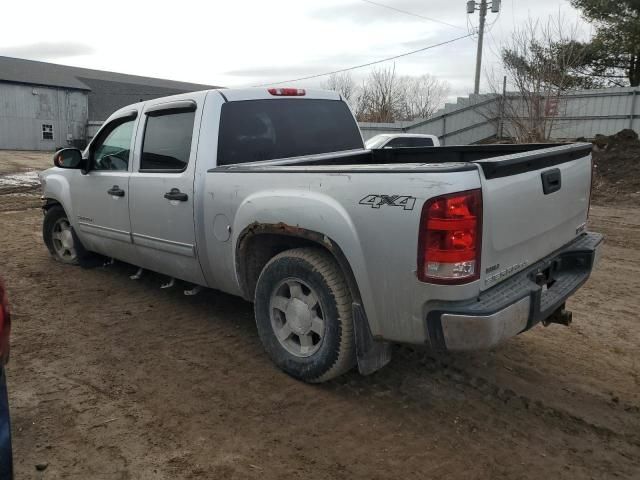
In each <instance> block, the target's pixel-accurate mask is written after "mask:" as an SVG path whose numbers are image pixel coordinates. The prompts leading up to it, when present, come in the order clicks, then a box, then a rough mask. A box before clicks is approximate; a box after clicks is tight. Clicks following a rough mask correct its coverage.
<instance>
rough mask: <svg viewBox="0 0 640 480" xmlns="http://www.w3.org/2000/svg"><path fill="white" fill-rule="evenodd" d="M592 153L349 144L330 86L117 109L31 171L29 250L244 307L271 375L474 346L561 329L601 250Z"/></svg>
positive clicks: (319, 377)
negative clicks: (35, 222) (551, 326)
mask: <svg viewBox="0 0 640 480" xmlns="http://www.w3.org/2000/svg"><path fill="white" fill-rule="evenodd" d="M590 149H591V146H590V145H589V144H572V145H548V144H547V145H537V144H536V145H483V146H452V147H427V148H399V149H383V150H366V149H364V147H363V141H362V136H361V134H360V131H359V129H358V126H357V123H356V121H355V119H354V118H353V115H352V113H351V112H350V110H349V108H348V107H347V104H346V103H345V102H344V101H342V100H341V98H340V97H339V95H337V94H336V93H333V92H325V91H311V90H307V91H305V90H301V89H289V88H271V89H244V90H210V91H203V92H195V93H189V94H183V95H177V96H173V97H168V98H160V99H156V100H150V101H146V102H141V103H137V104H134V105H130V106H128V107H125V108H122V109H120V110H119V111H117V112H115V113H114V114H113V115H112V116H111V117H110V118H109V119H108V120H107V121H106V122H105V124H104V125H103V127H102V128H101V130H100V131H99V132H98V134H97V135H96V136H95V138H94V139H93V141H92V142H91V143H90V144H89V146H88V147H87V148H86V150H85V151H84V152H80V151H79V150H75V149H63V150H60V151H58V152H56V154H55V156H54V163H55V165H56V166H55V168H51V169H49V170H47V171H45V172H43V173H42V175H41V180H42V184H43V191H44V212H45V217H44V226H43V234H44V240H45V243H46V245H47V247H48V249H49V250H50V252H51V254H52V255H53V257H54V258H56V259H57V260H59V261H61V262H65V263H69V264H73V263H79V262H80V263H82V261H83V259H85V258H87V257H88V256H92V255H93V256H95V255H96V254H99V255H102V256H106V257H111V258H115V259H118V260H121V261H124V262H128V263H130V264H133V265H136V266H138V267H140V268H142V269H149V270H152V271H155V272H159V273H161V274H164V275H167V276H168V277H172V278H175V279H179V280H182V281H184V282H187V283H189V284H194V285H197V286H204V287H209V288H214V289H217V290H221V291H224V292H227V293H230V294H232V295H238V296H241V297H244V298H245V299H247V300H249V301H252V302H254V304H255V317H256V323H257V328H258V333H259V336H260V339H261V341H262V343H263V345H264V347H265V349H266V351H267V353H268V354H269V356H270V357H271V359H272V360H273V361H274V362H275V363H276V364H277V365H278V366H279V367H280V368H281V369H282V370H284V371H285V372H287V373H288V374H290V375H292V376H294V377H296V378H299V379H302V380H305V381H309V382H322V381H325V380H328V379H331V378H333V377H336V376H337V375H340V374H342V373H344V372H346V371H348V370H350V369H351V368H353V367H354V366H356V365H357V366H358V368H359V370H360V372H362V373H363V374H367V373H371V372H373V371H375V370H377V369H378V368H380V367H382V366H384V365H385V364H386V363H387V362H388V361H389V360H390V357H391V348H390V345H391V344H392V343H396V342H398V343H413V344H428V345H429V346H430V347H431V348H433V349H437V350H473V349H485V348H491V347H493V346H495V345H497V344H498V343H500V342H501V341H503V340H505V339H507V338H509V337H512V336H514V335H517V334H519V333H522V332H524V331H526V330H528V329H530V328H531V327H533V326H534V325H536V324H537V323H539V322H542V323H544V324H545V325H546V324H548V323H563V324H567V323H568V322H569V321H570V320H571V314H570V312H568V311H566V310H565V308H564V306H565V301H566V299H567V297H568V296H570V295H571V294H572V293H573V292H575V291H576V289H578V288H579V287H580V286H581V285H582V284H583V283H584V282H585V281H586V280H587V278H588V277H589V274H590V272H591V270H592V268H593V266H594V264H595V262H596V260H597V258H598V252H599V247H600V245H601V243H602V236H601V235H599V234H597V233H590V232H587V231H586V222H587V213H588V210H589V197H590V189H591V153H590V152H591V150H590Z"/></svg>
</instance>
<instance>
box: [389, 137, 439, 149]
mask: <svg viewBox="0 0 640 480" xmlns="http://www.w3.org/2000/svg"><path fill="white" fill-rule="evenodd" d="M385 147H387V148H388V147H391V148H401V147H433V140H432V139H430V138H420V137H400V138H394V139H393V140H391V141H390V142H389V143H387V144H386V145H385Z"/></svg>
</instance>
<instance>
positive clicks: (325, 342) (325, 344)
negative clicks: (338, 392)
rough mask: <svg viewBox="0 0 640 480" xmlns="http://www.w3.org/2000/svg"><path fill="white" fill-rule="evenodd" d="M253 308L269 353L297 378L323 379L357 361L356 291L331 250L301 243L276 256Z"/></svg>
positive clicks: (261, 280)
mask: <svg viewBox="0 0 640 480" xmlns="http://www.w3.org/2000/svg"><path fill="white" fill-rule="evenodd" d="M254 308H255V316H256V324H257V326H258V334H259V336H260V340H261V341H262V344H263V346H264V348H265V350H266V351H267V354H268V355H269V357H271V360H272V361H273V362H274V363H275V364H276V365H277V366H278V367H279V368H280V369H281V370H283V371H284V372H286V373H288V374H289V375H291V376H292V377H294V378H297V379H299V380H303V381H305V382H309V383H321V382H325V381H327V380H330V379H332V378H335V377H337V376H339V375H342V374H343V373H346V372H347V371H349V370H350V369H351V368H353V367H354V365H355V364H356V356H355V344H354V335H353V320H352V314H351V293H350V292H349V288H348V287H347V284H346V282H345V279H344V276H343V275H342V272H341V270H340V267H339V266H338V265H337V263H336V261H335V260H334V259H333V257H332V256H331V255H330V254H329V253H327V252H325V251H323V250H321V249H319V248H297V249H293V250H287V251H285V252H282V253H280V254H278V255H276V256H275V257H273V258H272V259H271V260H270V261H269V262H268V263H267V265H266V266H265V267H264V269H263V270H262V272H261V273H260V277H259V278H258V284H257V286H256V292H255V307H254Z"/></svg>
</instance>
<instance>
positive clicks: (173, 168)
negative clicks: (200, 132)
mask: <svg viewBox="0 0 640 480" xmlns="http://www.w3.org/2000/svg"><path fill="white" fill-rule="evenodd" d="M194 119H195V112H175V111H173V112H172V111H171V110H168V111H167V113H162V114H155V115H153V116H152V115H149V116H148V117H147V124H146V126H145V130H144V141H143V144H142V157H141V161H140V171H141V172H143V171H164V172H182V171H184V170H185V169H186V168H187V164H188V163H189V154H190V153H191V135H192V133H193V121H194Z"/></svg>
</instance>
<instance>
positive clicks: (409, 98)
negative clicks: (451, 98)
mask: <svg viewBox="0 0 640 480" xmlns="http://www.w3.org/2000/svg"><path fill="white" fill-rule="evenodd" d="M401 80H402V82H403V83H404V88H403V90H404V96H405V100H404V112H403V120H414V119H417V118H431V117H432V116H433V114H434V113H435V112H436V111H437V110H438V109H439V108H440V107H442V105H444V102H445V100H446V99H447V95H448V94H449V84H448V83H447V82H445V81H442V80H438V79H437V78H436V77H434V76H432V75H429V74H424V75H421V76H419V77H402V78H401Z"/></svg>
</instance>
